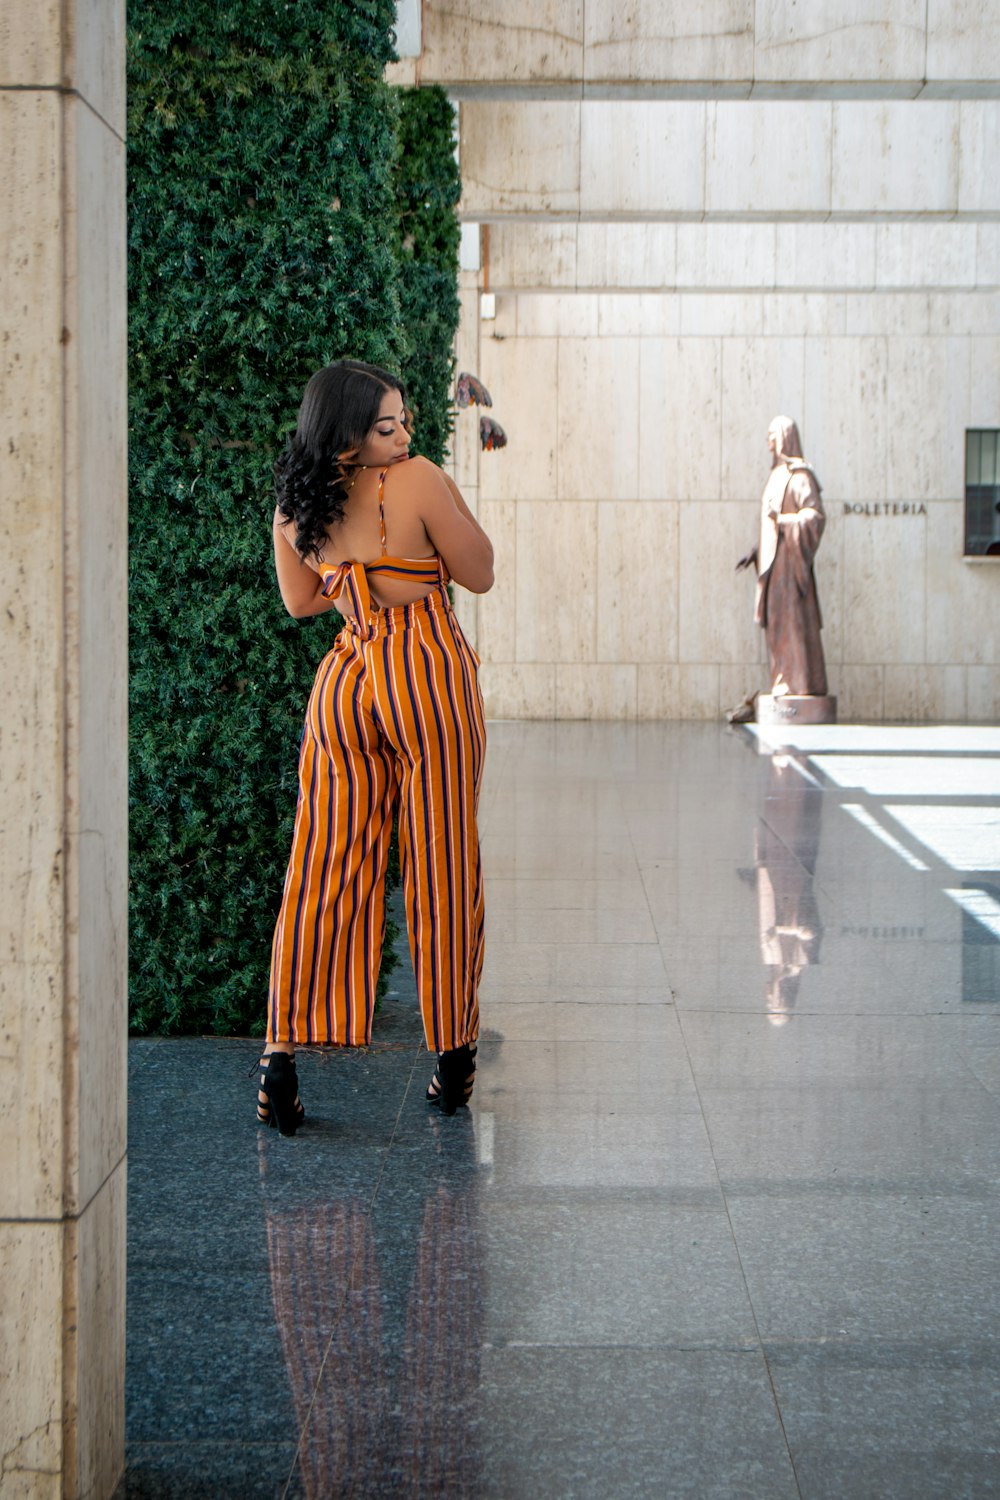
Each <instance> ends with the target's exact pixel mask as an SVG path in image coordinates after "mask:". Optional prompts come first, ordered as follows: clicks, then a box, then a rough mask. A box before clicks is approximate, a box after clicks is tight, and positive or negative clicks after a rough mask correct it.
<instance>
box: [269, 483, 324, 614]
mask: <svg viewBox="0 0 1000 1500" xmlns="http://www.w3.org/2000/svg"><path fill="white" fill-rule="evenodd" d="M271 530H272V533H273V536H274V571H275V572H276V573H277V575H278V588H279V589H280V591H281V598H282V602H283V603H284V606H285V608H286V609H287V610H288V613H289V614H290V615H291V616H292V617H293V618H294V619H296V620H306V619H308V618H309V616H310V615H322V614H325V613H326V611H327V610H328V609H335V608H336V601H335V600H333V599H324V598H323V595H322V592H321V590H322V587H323V580H322V578H321V577H320V576H319V574H318V573H317V572H316V570H315V568H314V567H313V565H312V564H311V563H306V562H303V561H302V559H301V557H300V556H299V554H298V553H297V552H296V550H295V543H294V541H293V539H292V536H291V535H290V534H289V524H288V523H286V522H285V518H284V517H283V516H282V514H281V511H280V510H278V509H277V508H275V512H274V521H273V522H272V526H271Z"/></svg>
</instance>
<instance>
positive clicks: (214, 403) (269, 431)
mask: <svg viewBox="0 0 1000 1500" xmlns="http://www.w3.org/2000/svg"><path fill="white" fill-rule="evenodd" d="M394 10H395V8H394V5H393V3H392V0H351V3H338V0H297V3H295V4H292V5H277V6H275V5H273V4H270V3H267V4H265V3H262V0H239V4H233V5H226V4H222V5H219V4H218V3H211V4H210V3H207V0H184V3H183V4H180V3H178V0H173V3H172V4H171V3H168V4H167V5H166V6H165V7H162V6H154V5H153V4H151V3H148V0H130V3H129V14H128V23H129V24H128V82H129V122H128V123H129V146H128V191H129V277H130V284H129V303H130V314H129V353H130V387H131V394H130V417H129V420H130V512H131V522H130V531H131V564H130V576H131V601H130V617H131V959H132V963H131V1010H130V1014H131V1021H132V1025H133V1028H134V1029H136V1030H139V1031H160V1032H165V1033H166V1032H179V1031H185V1032H191V1031H203V1030H209V1031H213V1032H218V1033H245V1032H248V1031H253V1032H257V1033H260V1032H261V1031H262V1030H263V1023H264V1008H265V1000H266V985H267V967H268V959H269V947H270V938H271V931H272V928H273V923H274V917H275V914H276V911H277V906H278V902H279V900H280V894H281V884H282V880H283V876H284V868H285V861H286V859H287V854H288V846H289V838H290V834H291V820H292V815H293V812H294V805H295V794H296V761H297V754H298V744H299V737H300V734H301V728H302V717H303V711H304V707H305V700H306V696H307V694H308V691H309V686H310V684H311V682H312V677H313V674H314V672H315V668H316V665H317V662H318V661H319V659H320V657H321V656H322V655H323V653H324V652H325V651H326V650H327V649H328V647H329V645H330V643H331V642H332V639H333V635H334V634H335V631H336V628H337V622H336V618H335V617H331V616H330V615H326V616H323V617H320V618H319V619H317V620H316V621H309V622H298V621H295V620H292V619H291V618H290V617H289V616H288V615H287V614H286V613H285V611H284V609H283V606H282V604H281V600H280V598H279V595H278V592H277V588H276V586H275V583H274V577H273V564H272V559H271V542H270V517H271V512H272V509H273V503H274V502H273V492H272V489H271V472H270V471H271V464H272V463H273V460H274V457H275V455H276V453H277V452H278V451H279V450H280V448H281V447H282V446H283V444H284V441H285V439H286V436H287V434H288V432H289V431H290V429H291V428H292V427H293V426H294V422H295V413H296V409H297V406H298V401H299V398H300V396H301V392H302V388H303V386H304V384H305V382H306V380H307V379H308V377H309V375H310V374H312V372H313V371H314V370H315V369H317V368H318V367H319V366H320V365H321V364H324V363H326V362H327V361H328V360H330V359H333V358H336V357H338V356H340V355H347V354H349V355H351V356H353V357H356V358H361V359H368V360H372V361H375V362H377V363H380V364H385V365H387V366H388V367H390V368H393V367H395V368H398V369H401V370H404V371H405V372H406V374H407V375H410V376H411V377H412V378H413V381H414V401H415V404H416V406H417V408H418V410H419V416H420V422H421V428H422V431H421V434H419V435H418V446H420V447H421V450H422V451H423V452H425V453H427V454H428V455H429V456H431V457H434V458H440V456H441V449H442V445H443V442H444V440H445V438H446V435H447V431H448V421H449V416H448V412H449V406H448V399H447V396H448V387H449V382H450V373H451V340H452V336H453V333H454V328H455V325H456V316H457V314H456V316H453V314H452V311H451V310H450V309H451V306H452V301H453V299H454V295H455V292H454V283H455V254H454V244H455V241H456V239H457V224H456V222H455V215H454V203H455V201H456V198H457V183H456V178H455V171H454V161H453V158H452V153H451V138H450V137H451V119H450V106H448V104H447V100H446V99H444V97H443V95H441V96H437V94H436V91H434V92H435V98H434V100H433V102H430V101H428V103H426V104H425V103H424V102H423V101H420V102H417V101H416V99H409V98H406V99H401V98H400V95H399V91H397V90H394V89H391V88H390V87H389V86H387V85H386V84H385V83H384V81H383V78H382V73H383V69H384V66H385V63H386V62H387V61H388V60H389V59H390V57H391V55H392V33H391V26H392V23H393V20H394ZM421 119H424V120H425V121H426V122H428V123H427V127H426V129H425V130H424V134H423V135H421V134H420V132H421V127H420V125H419V124H418V123H414V122H418V121H419V120H421ZM402 122H407V123H406V125H405V127H404V125H403V124H402ZM431 124H433V131H430V125H431ZM411 127H412V129H413V130H415V131H416V133H417V135H418V136H420V139H421V149H420V151H419V152H418V153H416V154H415V155H414V156H413V157H412V158H411V153H410V152H409V151H408V150H407V149H406V148H405V141H406V139H407V136H406V131H407V130H409V129H410V128H411ZM428 132H430V133H431V134H432V133H434V132H436V140H437V145H436V146H433V147H431V146H430V145H429V134H428ZM401 147H402V148H403V149H401ZM435 156H436V157H437V158H438V160H439V164H440V177H439V176H438V175H437V173H436V170H435V166H434V158H435ZM418 163H419V167H420V170H419V173H417V172H415V171H414V168H415V166H416V165H417V164H418ZM418 179H419V180H418ZM421 204H423V205H424V207H423V210H421V207H420V205H421ZM424 219H435V220H436V221H438V222H437V223H436V225H434V226H431V225H430V224H429V223H426V222H423V220H424ZM445 219H447V221H448V222H447V223H445V222H444V220H445ZM404 225H405V226H406V227H403V226H404ZM449 278H450V288H449V287H448V282H449ZM432 334H433V338H431V335H432ZM420 437H423V438H424V441H422V442H421V441H420Z"/></svg>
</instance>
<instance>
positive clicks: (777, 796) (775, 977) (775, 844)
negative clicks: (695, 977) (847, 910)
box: [754, 755, 823, 1026]
mask: <svg viewBox="0 0 1000 1500" xmlns="http://www.w3.org/2000/svg"><path fill="white" fill-rule="evenodd" d="M822 807H823V794H822V792H821V791H820V790H819V788H818V787H816V786H814V785H812V784H810V782H808V781H807V780H806V778H805V777H804V776H802V775H801V773H800V772H799V771H797V770H796V768H795V766H794V764H793V763H792V762H791V761H790V760H789V758H788V757H787V756H785V755H772V756H771V764H770V766H769V768H768V778H767V789H766V793H765V802H764V812H763V815H762V816H761V817H760V818H759V819H758V822H757V830H756V837H755V845H756V847H755V851H754V853H755V867H756V883H757V918H758V923H759V928H760V957H761V962H762V963H763V965H764V998H765V1002H766V1005H767V1014H768V1017H769V1019H770V1021H771V1024H772V1025H774V1026H784V1025H785V1024H786V1023H787V1021H788V1019H789V1017H790V1015H791V1013H792V1011H793V1010H794V1008H795V1002H796V999H797V997H798V992H799V982H800V980H801V977H802V971H803V969H805V968H806V967H807V966H808V965H809V964H815V963H819V949H820V941H821V939H822V936H823V923H822V919H821V917H820V912H819V906H818V904H817V901H816V893H815V891H814V889H813V878H814V876H815V873H816V860H817V857H818V853H819V840H820V829H821V822H822V816H823V812H822Z"/></svg>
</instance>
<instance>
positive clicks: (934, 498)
mask: <svg viewBox="0 0 1000 1500" xmlns="http://www.w3.org/2000/svg"><path fill="white" fill-rule="evenodd" d="M527 17H528V12H527V11H526V10H524V8H523V7H520V6H518V5H515V6H514V7H512V8H511V7H503V8H502V14H498V15H495V16H490V17H488V18H485V17H484V16H483V15H482V14H481V8H480V9H479V10H477V9H476V8H475V7H473V6H471V4H469V3H468V0H449V4H448V5H447V7H446V6H444V5H443V4H439V3H438V0H425V4H424V18H425V25H426V26H428V27H429V33H428V34H429V36H430V38H431V41H430V42H429V44H428V45H427V47H426V48H425V52H424V55H423V56H422V57H421V58H420V59H418V60H417V62H416V64H415V69H414V76H415V77H418V78H423V79H424V80H427V81H430V80H432V79H439V80H441V81H443V82H445V83H447V84H448V85H449V86H450V87H451V88H452V89H453V92H454V94H455V95H456V96H457V97H458V98H459V99H460V159H461V167H462V175H463V199H462V213H463V217H464V218H465V219H466V221H467V222H469V223H481V224H482V225H483V260H482V267H481V271H480V273H479V277H478V281H477V283H476V284H477V286H479V287H486V286H488V287H489V290H490V291H491V292H492V293H493V295H494V299H495V313H496V315H495V317H492V318H489V319H486V320H483V319H482V318H481V317H480V316H479V309H478V305H476V304H474V303H470V304H469V310H468V315H467V317H465V318H463V330H462V335H461V338H462V340H463V341H464V342H463V345H462V347H463V349H464V350H465V351H466V352H464V353H463V356H462V358H463V362H471V364H472V365H473V366H474V367H475V368H476V369H477V370H478V371H479V373H480V374H481V375H482V376H483V378H484V379H485V381H486V383H487V385H488V386H489V387H490V389H491V390H492V392H493V395H494V398H495V402H496V407H495V411H496V415H497V416H498V418H499V420H500V421H501V422H503V424H504V426H505V427H506V428H507V430H508V434H509V438H510V444H509V447H508V448H506V449H505V450H503V451H502V452H500V453H493V454H489V455H482V456H479V455H475V454H473V455H469V454H465V455H464V456H463V454H460V453H458V452H456V462H457V463H463V464H464V463H467V462H469V461H470V458H471V459H475V460H476V463H477V467H476V470H475V473H471V472H470V474H469V476H468V482H469V483H470V484H472V485H473V486H474V493H475V494H476V496H477V500H478V503H479V504H480V507H481V514H482V515H483V516H484V517H485V518H486V519H487V523H488V525H493V526H494V527H495V528H496V529H497V571H498V584H497V588H496V591H495V592H494V594H493V595H491V596H489V597H488V598H486V599H483V600H480V601H477V602H475V603H472V604H470V605H467V606H464V607H465V608H466V612H467V615H468V616H470V617H472V618H471V620H470V629H471V630H473V631H474V632H476V633H477V639H478V641H479V647H480V651H481V653H482V656H483V661H484V679H485V681H486V684H487V700H488V705H489V707H490V710H491V712H494V713H497V714H507V713H510V714H514V715H518V716H521V715H526V716H533V717H538V716H545V715H548V714H555V715H557V716H559V715H588V716H594V717H625V718H630V717H633V716H640V717H646V716H660V715H671V714H680V715H682V716H694V717H704V716H707V717H714V716H716V715H718V714H719V713H720V712H722V711H723V710H724V709H725V708H727V707H729V706H731V705H732V704H734V703H735V702H737V701H738V700H739V699H740V698H742V696H743V695H744V693H745V692H747V691H748V690H750V689H751V688H753V687H760V686H762V685H763V683H764V680H765V679H764V652H763V642H762V639H761V633H760V631H759V630H758V629H757V628H756V627H755V626H754V624H753V621H752V595H753V590H752V587H751V580H750V578H748V577H747V575H746V574H743V575H740V576H738V577H737V576H735V575H734V572H733V565H734V563H735V561H736V559H737V557H739V556H740V555H741V554H742V553H743V552H745V551H746V550H747V549H748V548H749V546H750V545H751V542H752V540H753V537H754V531H755V527H756V522H757V505H758V497H759V494H760V489H761V487H762V485H763V482H764V479H765V477H766V469H767V455H766V452H765V449H764V441H763V439H764V433H765V431H766V427H767V424H768V422H769V420H770V418H771V417H772V416H773V415H775V414H776V413H778V412H789V413H791V414H792V415H794V416H795V417H796V418H797V419H798V420H799V423H800V426H801V429H802V432H803V436H804V440H805V444H806V449H807V453H808V455H809V457H810V459H811V460H812V461H813V463H814V464H815V466H816V468H817V470H818V472H819V475H820V477H821V480H822V482H823V485H824V491H825V496H826V501H827V509H828V516H829V520H828V526H827V531H826V535H825V537H824V540H823V544H822V548H821V551H820V554H819V558H818V562H817V572H818V576H819V586H820V595H821V600H822V605H823V612H824V619H825V642H826V652H827V658H828V663H829V666H830V676H831V682H832V687H833V690H834V691H836V692H838V693H839V694H840V696H841V700H842V710H843V712H844V714H845V715H847V716H867V717H874V718H882V717H890V718H891V717H904V718H912V717H918V716H924V715H932V716H936V717H946V718H960V717H963V716H968V717H971V718H984V717H990V716H992V715H994V714H995V694H996V675H995V674H996V670H997V667H998V646H997V633H998V632H997V627H996V624H995V621H996V620H997V618H998V617H1000V616H998V608H997V606H998V604H1000V566H998V565H996V564H991V563H983V564H974V563H969V562H966V561H965V560H963V557H962V545H963V531H962V517H963V491H964V472H963V470H964V430H965V428H967V427H970V426H986V427H993V426H1000V174H998V173H997V172H996V171H995V170H994V165H995V161H996V159H997V157H998V153H1000V79H998V78H997V76H996V73H997V69H996V55H997V52H996V46H995V42H996V35H997V32H998V27H1000V0H986V3H985V4H980V5H978V6H972V5H964V4H958V5H950V4H949V5H945V4H944V0H941V3H940V4H938V3H936V0H932V3H931V4H930V5H929V6H928V5H926V4H925V3H924V0H879V3H876V0H810V4H809V5H808V6H805V5H802V4H801V3H797V0H756V3H751V0H705V3H704V4H696V5H693V6H692V5H681V4H680V3H679V0H678V3H674V0H634V3H631V4H630V5H628V6H627V7H624V8H623V7H621V6H618V5H615V4H614V3H613V0H594V3H592V4H591V3H588V4H587V5H586V6H585V7H582V6H580V5H579V4H578V3H576V0H564V3H559V0H546V3H544V4H542V5H541V6H540V7H539V8H536V9H534V10H533V11H532V19H531V21H530V22H529V20H528V19H527ZM532 26H534V28H535V29H534V31H533V32H532V30H531V27H532ZM484 41H489V42H490V44H491V45H490V46H489V48H488V49H487V50H486V52H483V53H480V52H478V51H477V48H478V47H480V46H481V44H482V43H483V42H484ZM985 57H989V58H991V59H992V61H991V62H984V60H983V59H984V58H985ZM991 70H992V71H991ZM865 507H867V510H866V509H865ZM893 507H895V510H893Z"/></svg>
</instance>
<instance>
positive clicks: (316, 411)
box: [274, 359, 410, 558]
mask: <svg viewBox="0 0 1000 1500" xmlns="http://www.w3.org/2000/svg"><path fill="white" fill-rule="evenodd" d="M386 391H398V392H399V395H400V400H401V401H402V403H403V407H404V409H405V408H406V390H405V388H404V386H403V382H402V381H401V380H400V378H399V376H398V375H391V374H390V373H389V371H388V370H381V369H379V367H378V365H366V364H363V363H362V361H361V360H359V359H337V360H334V362H333V364H331V365H325V366H324V367H323V369H322V370H317V372H316V374H315V375H314V376H313V378H312V379H311V380H310V382H309V384H308V385H307V386H306V389H305V395H304V396H303V397H302V405H301V406H300V407H299V418H298V425H297V426H296V428H295V431H294V433H293V434H292V436H291V439H290V440H289V444H288V447H287V448H286V449H285V451H284V453H283V454H282V455H281V457H280V458H279V459H278V460H277V462H276V463H275V465H274V487H275V494H276V496H277V501H278V509H279V511H280V512H281V514H282V515H283V516H285V517H287V519H288V520H289V521H291V522H293V523H294V526H295V533H296V541H295V547H296V550H297V552H298V553H299V556H300V557H302V558H306V557H308V556H309V554H310V553H312V555H313V556H314V557H318V556H319V554H320V549H321V547H322V546H323V543H324V542H325V541H326V537H327V532H328V531H329V528H330V527H331V526H332V525H333V524H334V523H335V522H337V521H340V520H342V519H343V515H344V507H345V505H346V504H347V491H348V488H349V486H350V484H351V482H352V479H353V477H354V476H355V475H356V473H357V468H358V466H357V464H356V463H354V462H352V460H353V459H355V458H356V456H357V452H358V449H359V448H360V447H361V445H362V443H363V442H364V440H365V438H366V437H367V436H368V434H369V433H370V432H371V430H372V428H373V427H374V426H375V423H376V422H377V421H378V410H379V407H380V406H381V404H382V398H383V397H384V395H385V393H386ZM409 420H410V414H409V411H407V412H406V424H407V427H409Z"/></svg>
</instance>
